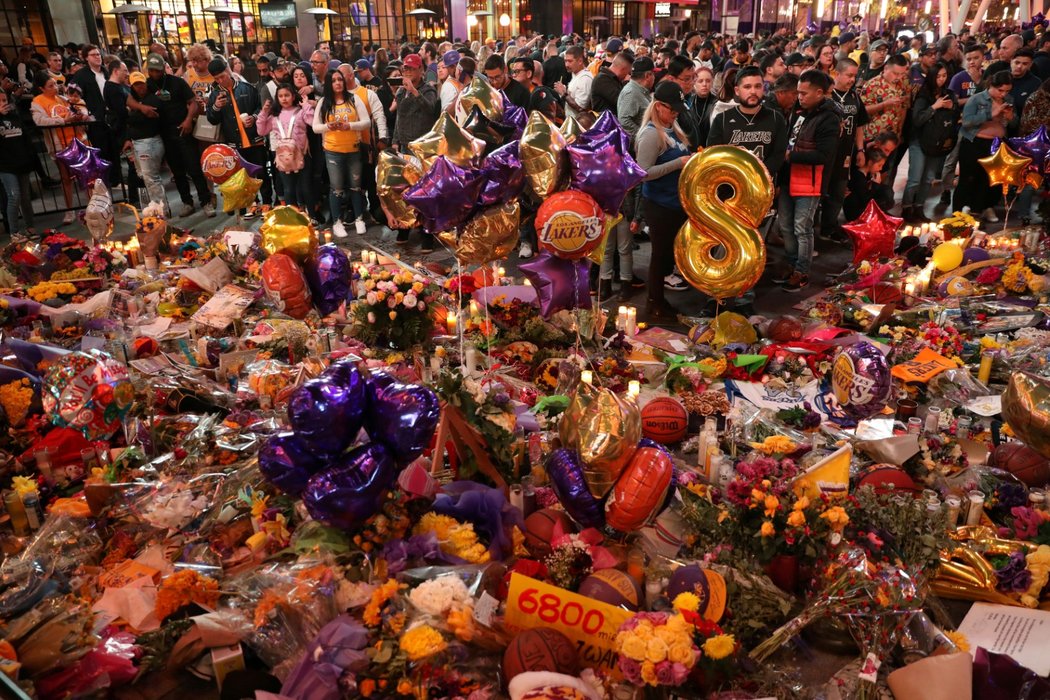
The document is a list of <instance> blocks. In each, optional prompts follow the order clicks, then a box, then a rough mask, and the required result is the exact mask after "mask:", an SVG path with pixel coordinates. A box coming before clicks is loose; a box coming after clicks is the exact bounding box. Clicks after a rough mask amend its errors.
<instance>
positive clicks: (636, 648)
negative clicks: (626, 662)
mask: <svg viewBox="0 0 1050 700" xmlns="http://www.w3.org/2000/svg"><path fill="white" fill-rule="evenodd" d="M620 653H621V654H623V655H624V656H626V657H627V658H628V659H634V660H635V661H644V660H645V642H643V641H642V640H641V639H639V638H638V637H636V636H634V635H633V634H631V635H627V637H626V638H625V639H624V640H623V641H621V642H620Z"/></svg>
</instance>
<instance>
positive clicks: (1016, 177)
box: [978, 143, 1032, 195]
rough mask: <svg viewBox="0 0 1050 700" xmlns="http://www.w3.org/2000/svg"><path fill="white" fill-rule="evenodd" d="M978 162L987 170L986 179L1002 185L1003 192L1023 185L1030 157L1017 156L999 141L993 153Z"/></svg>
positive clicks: (1030, 160) (1030, 161)
mask: <svg viewBox="0 0 1050 700" xmlns="http://www.w3.org/2000/svg"><path fill="white" fill-rule="evenodd" d="M978 162H979V163H980V164H981V165H982V166H984V169H985V170H986V171H988V180H989V181H990V182H991V183H992V184H993V185H1002V188H1003V194H1004V195H1005V194H1006V191H1007V190H1008V189H1009V188H1011V187H1024V184H1025V170H1027V169H1028V166H1029V165H1030V164H1031V163H1032V159H1031V158H1025V157H1024V156H1019V155H1017V154H1016V153H1014V152H1013V151H1011V150H1010V149H1009V148H1007V147H1006V144H1005V143H1000V144H999V148H998V149H996V151H995V153H993V154H992V155H990V156H988V157H987V158H980V159H978Z"/></svg>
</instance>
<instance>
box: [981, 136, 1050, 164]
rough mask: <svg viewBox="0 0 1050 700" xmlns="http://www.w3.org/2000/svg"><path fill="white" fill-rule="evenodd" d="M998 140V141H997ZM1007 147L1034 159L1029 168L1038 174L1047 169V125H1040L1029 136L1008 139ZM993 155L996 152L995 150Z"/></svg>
mask: <svg viewBox="0 0 1050 700" xmlns="http://www.w3.org/2000/svg"><path fill="white" fill-rule="evenodd" d="M997 140H998V139H997ZM1006 143H1007V145H1009V146H1010V148H1012V149H1014V150H1015V151H1017V153H1018V154H1019V155H1022V156H1025V157H1027V158H1031V159H1032V164H1031V165H1030V166H1029V167H1030V168H1031V169H1032V170H1034V171H1035V172H1037V173H1041V172H1043V171H1044V169H1045V168H1046V160H1047V155H1048V154H1050V136H1048V135H1047V133H1046V125H1045V124H1040V125H1039V127H1038V128H1036V130H1035V131H1033V132H1032V133H1030V134H1028V135H1027V136H1017V137H1015V138H1008V139H1006ZM992 152H993V153H994V152H995V150H994V149H993V151H992Z"/></svg>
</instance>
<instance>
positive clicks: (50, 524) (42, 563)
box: [0, 516, 103, 580]
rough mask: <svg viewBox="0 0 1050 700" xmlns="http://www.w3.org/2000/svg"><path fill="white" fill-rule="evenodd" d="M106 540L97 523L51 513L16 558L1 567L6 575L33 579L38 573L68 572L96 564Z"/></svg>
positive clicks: (45, 575)
mask: <svg viewBox="0 0 1050 700" xmlns="http://www.w3.org/2000/svg"><path fill="white" fill-rule="evenodd" d="M102 547H103V542H102V538H101V537H100V536H99V534H98V532H97V531H96V530H95V528H94V526H93V525H92V524H91V523H90V522H89V521H86V520H83V519H81V518H71V517H68V516H59V517H56V516H51V517H48V518H46V519H45V520H44V524H43V527H41V528H40V530H39V531H37V534H36V536H35V537H34V538H33V540H32V541H31V542H30V543H29V545H28V546H27V547H26V548H25V550H24V551H23V552H22V553H21V555H19V556H18V557H17V558H10V559H7V560H6V561H5V562H4V563H3V565H2V566H0V574H2V575H3V576H4V578H5V579H6V578H8V576H13V578H15V580H22V579H23V578H26V579H28V578H31V577H32V576H33V575H35V572H40V573H41V574H42V575H43V576H44V577H48V576H50V575H52V574H53V573H55V572H58V573H64V574H68V573H70V572H72V571H73V570H74V569H76V568H77V567H78V566H83V565H91V564H94V563H95V562H96V561H97V560H98V558H99V556H101V553H102Z"/></svg>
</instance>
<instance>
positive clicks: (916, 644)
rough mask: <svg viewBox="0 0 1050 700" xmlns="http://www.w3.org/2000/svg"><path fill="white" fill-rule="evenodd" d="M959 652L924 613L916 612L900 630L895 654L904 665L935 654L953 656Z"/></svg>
mask: <svg viewBox="0 0 1050 700" xmlns="http://www.w3.org/2000/svg"><path fill="white" fill-rule="evenodd" d="M957 651H959V647H958V646H956V645H955V642H953V641H952V640H951V639H950V638H949V637H948V636H947V635H946V634H945V633H944V630H942V629H941V628H940V627H938V626H937V625H935V624H934V623H933V620H931V619H930V618H929V617H928V616H927V615H926V613H924V612H917V613H915V615H913V616H912V618H911V619H910V620H909V621H908V624H907V625H906V626H905V627H904V629H902V630H901V633H900V637H899V639H898V642H897V653H898V656H899V658H900V660H901V661H903V662H904V663H906V664H910V663H914V662H916V661H918V660H920V659H924V658H926V657H928V656H933V655H935V654H954V653H955V652H957Z"/></svg>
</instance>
